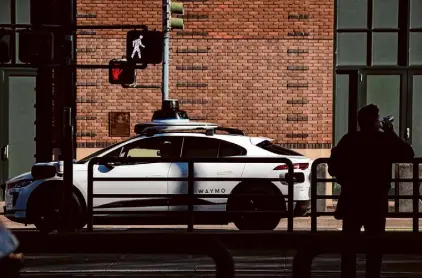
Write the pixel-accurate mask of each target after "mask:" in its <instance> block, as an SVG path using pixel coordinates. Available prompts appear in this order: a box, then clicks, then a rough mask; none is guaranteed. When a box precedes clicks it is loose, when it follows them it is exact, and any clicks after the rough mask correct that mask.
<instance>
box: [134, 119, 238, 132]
mask: <svg viewBox="0 0 422 278" xmlns="http://www.w3.org/2000/svg"><path fill="white" fill-rule="evenodd" d="M181 131H205V134H206V135H208V136H212V135H214V134H215V133H216V131H225V132H227V133H229V134H230V135H245V133H244V132H243V130H240V129H236V128H229V127H219V126H217V124H214V123H205V122H191V121H189V120H188V119H183V120H180V119H179V120H173V119H172V120H157V121H152V122H149V123H142V124H135V133H136V134H137V135H146V136H153V135H155V134H158V133H167V132H173V133H174V132H181Z"/></svg>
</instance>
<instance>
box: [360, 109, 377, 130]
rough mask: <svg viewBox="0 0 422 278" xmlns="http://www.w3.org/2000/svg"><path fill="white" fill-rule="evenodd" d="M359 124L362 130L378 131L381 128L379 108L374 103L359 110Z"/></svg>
mask: <svg viewBox="0 0 422 278" xmlns="http://www.w3.org/2000/svg"><path fill="white" fill-rule="evenodd" d="M358 124H359V127H360V130H362V131H377V130H379V128H380V122H379V109H378V106H376V105H374V104H369V105H367V106H365V107H363V108H362V109H360V110H359V113H358Z"/></svg>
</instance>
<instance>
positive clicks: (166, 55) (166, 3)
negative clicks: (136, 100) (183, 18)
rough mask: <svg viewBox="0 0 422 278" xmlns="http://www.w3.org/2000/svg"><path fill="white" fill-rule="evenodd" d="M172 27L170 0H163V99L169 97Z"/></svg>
mask: <svg viewBox="0 0 422 278" xmlns="http://www.w3.org/2000/svg"><path fill="white" fill-rule="evenodd" d="M170 27H171V26H170V0H163V33H164V41H163V43H164V52H163V68H162V88H161V90H162V99H163V101H164V100H167V99H168V98H169V61H170Z"/></svg>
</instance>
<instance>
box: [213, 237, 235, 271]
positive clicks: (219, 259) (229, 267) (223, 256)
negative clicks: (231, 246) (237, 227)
mask: <svg viewBox="0 0 422 278" xmlns="http://www.w3.org/2000/svg"><path fill="white" fill-rule="evenodd" d="M208 253H209V254H208V255H209V256H211V257H212V258H213V260H214V262H215V268H216V274H215V277H217V278H232V277H235V267H234V261H233V257H232V255H231V254H230V251H229V250H228V248H227V247H226V246H225V245H224V244H223V243H222V242H221V241H220V240H218V239H215V238H214V240H213V241H211V250H209V252H208Z"/></svg>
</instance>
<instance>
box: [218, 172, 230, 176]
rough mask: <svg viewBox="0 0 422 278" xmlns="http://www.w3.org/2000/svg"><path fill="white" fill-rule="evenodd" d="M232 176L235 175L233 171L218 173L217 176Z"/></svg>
mask: <svg viewBox="0 0 422 278" xmlns="http://www.w3.org/2000/svg"><path fill="white" fill-rule="evenodd" d="M231 174H233V172H232V171H224V172H217V175H219V176H223V175H231Z"/></svg>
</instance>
